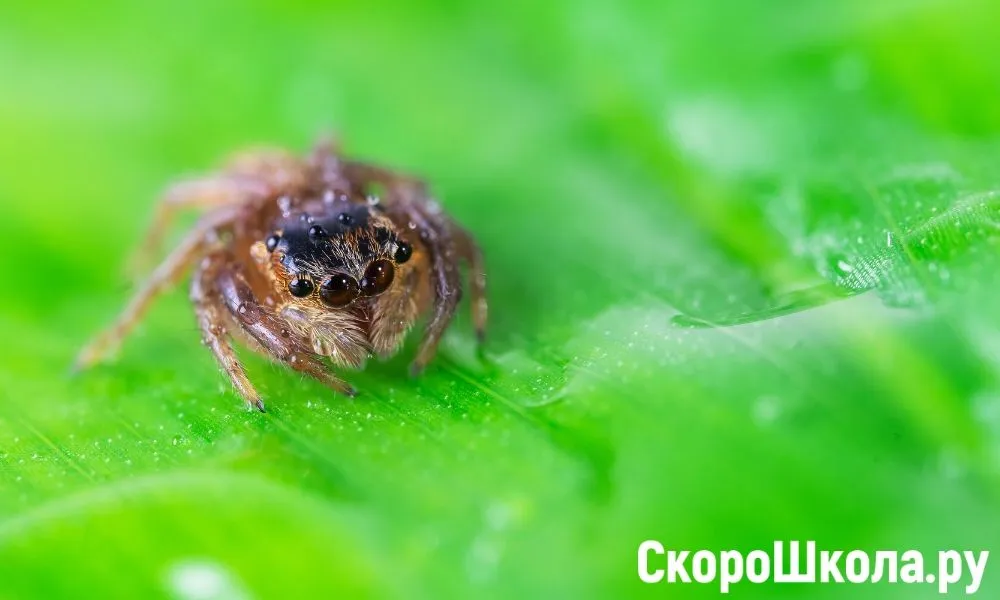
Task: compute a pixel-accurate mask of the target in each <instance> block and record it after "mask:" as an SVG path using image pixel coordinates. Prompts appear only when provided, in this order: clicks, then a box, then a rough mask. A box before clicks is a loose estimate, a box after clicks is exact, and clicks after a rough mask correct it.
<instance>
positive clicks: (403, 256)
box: [395, 242, 413, 264]
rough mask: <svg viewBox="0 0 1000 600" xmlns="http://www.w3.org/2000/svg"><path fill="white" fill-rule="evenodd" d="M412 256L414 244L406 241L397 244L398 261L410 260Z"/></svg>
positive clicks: (401, 262)
mask: <svg viewBox="0 0 1000 600" xmlns="http://www.w3.org/2000/svg"><path fill="white" fill-rule="evenodd" d="M411 256H413V246H411V245H409V244H407V243H406V242H399V245H398V246H396V256H395V259H396V263H398V264H403V263H405V262H406V261H408V260H410V257H411Z"/></svg>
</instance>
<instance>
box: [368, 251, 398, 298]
mask: <svg viewBox="0 0 1000 600" xmlns="http://www.w3.org/2000/svg"><path fill="white" fill-rule="evenodd" d="M395 276H396V268H395V267H393V266H392V263H391V262H389V261H387V260H376V261H375V262H373V263H372V264H370V265H368V268H367V269H365V278H364V279H362V280H361V291H362V292H363V293H364V295H365V296H377V295H379V294H381V293H382V292H384V291H385V290H387V289H388V288H389V286H390V285H392V280H393V278H394V277H395Z"/></svg>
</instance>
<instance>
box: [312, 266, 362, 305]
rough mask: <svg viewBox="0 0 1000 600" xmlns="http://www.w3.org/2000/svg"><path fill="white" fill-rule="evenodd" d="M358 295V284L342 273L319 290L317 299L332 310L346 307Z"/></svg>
mask: <svg viewBox="0 0 1000 600" xmlns="http://www.w3.org/2000/svg"><path fill="white" fill-rule="evenodd" d="M358 293H359V290H358V282H357V281H354V278H352V277H350V276H348V275H344V274H343V273H337V274H336V275H334V276H333V277H331V278H330V279H328V280H327V281H326V283H324V284H323V285H322V287H320V288H319V297H320V298H322V299H323V302H325V303H326V304H327V305H328V306H332V307H334V308H340V307H342V306H347V305H348V304H350V303H351V302H354V299H355V298H357V297H358Z"/></svg>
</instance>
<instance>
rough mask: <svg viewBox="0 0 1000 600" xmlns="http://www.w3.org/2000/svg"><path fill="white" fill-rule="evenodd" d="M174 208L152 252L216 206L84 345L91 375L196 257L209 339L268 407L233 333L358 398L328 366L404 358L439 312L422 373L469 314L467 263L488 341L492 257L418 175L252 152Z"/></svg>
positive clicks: (422, 354) (199, 307)
mask: <svg viewBox="0 0 1000 600" xmlns="http://www.w3.org/2000/svg"><path fill="white" fill-rule="evenodd" d="M373 186H379V187H380V188H382V190H383V191H384V196H383V197H382V198H381V199H378V198H374V197H372V196H370V195H368V194H369V192H370V191H371V188H372V187H373ZM160 206H161V209H160V214H159V215H158V218H157V219H156V221H155V222H154V226H153V228H152V230H151V232H150V234H149V236H148V237H147V240H146V247H145V248H144V249H143V251H142V252H141V254H148V252H149V251H150V250H153V249H155V248H156V246H157V245H158V243H159V241H160V239H161V237H162V234H163V232H164V231H165V229H166V227H167V224H168V222H169V217H170V216H172V214H173V213H174V212H175V211H176V210H177V209H178V208H183V207H200V208H205V209H208V212H207V214H206V215H205V216H204V217H203V218H202V220H201V221H199V223H198V225H197V226H196V228H195V230H194V231H193V232H192V233H191V235H189V236H188V237H187V238H186V239H185V241H184V242H183V243H182V244H181V245H180V246H179V247H178V248H177V249H176V250H175V251H174V252H173V253H172V254H171V255H170V256H169V257H168V258H167V259H166V260H165V261H164V262H163V263H162V264H161V265H160V267H159V268H158V269H157V270H156V271H155V272H154V274H153V277H152V279H151V280H150V281H149V282H148V283H147V285H146V286H145V287H144V288H143V289H142V290H141V291H140V292H139V293H138V294H137V295H136V297H135V298H134V299H133V301H132V303H131V304H129V306H128V307H127V308H126V310H125V311H124V313H123V314H122V316H121V317H120V318H119V321H118V322H117V324H116V325H115V326H114V327H113V328H112V329H110V330H108V331H107V332H106V333H105V334H104V335H102V336H100V337H98V338H97V339H96V340H94V342H93V343H92V344H90V345H89V346H88V347H87V348H85V349H84V351H83V352H82V353H81V354H80V357H79V359H78V363H77V364H78V366H79V367H86V366H89V365H90V364H92V363H94V362H96V361H97V360H99V359H100V358H101V357H103V356H104V355H105V354H107V353H108V351H109V350H111V349H112V348H113V347H114V346H115V345H116V344H117V343H118V342H119V341H120V340H121V339H122V338H124V337H125V335H126V334H127V333H128V332H129V331H130V330H131V328H132V327H133V326H134V325H135V323H136V322H137V321H138V320H139V318H140V317H141V316H142V314H143V313H144V312H145V310H146V308H147V307H148V305H149V303H150V301H151V300H152V299H153V297H154V296H155V295H156V294H157V293H158V292H159V291H161V290H162V289H164V288H166V287H167V284H169V283H172V282H173V281H175V280H176V279H177V278H179V277H180V276H181V275H182V274H183V273H184V272H185V271H186V270H187V268H188V267H189V266H190V265H192V264H195V263H198V264H199V265H200V266H199V267H198V269H197V272H196V273H195V276H194V280H193V282H192V286H191V299H192V301H193V302H194V304H195V311H196V313H197V316H198V321H199V325H200V328H201V331H202V336H203V339H204V342H205V344H206V345H207V346H208V347H209V348H210V349H211V350H212V352H213V354H214V355H215V356H216V358H217V359H218V361H219V364H220V365H221V366H222V368H223V370H224V371H225V372H226V374H227V375H228V376H229V378H230V380H231V381H232V382H233V384H234V385H235V386H236V388H237V390H238V391H239V392H240V394H241V395H242V396H243V397H244V399H246V401H247V402H248V403H250V404H251V405H254V406H256V407H257V408H259V409H261V410H263V408H264V405H263V401H262V400H261V398H260V396H259V394H258V393H257V391H256V389H255V388H254V387H253V385H252V384H251V383H250V381H249V379H248V377H247V375H246V372H245V371H244V369H243V366H242V365H241V364H240V362H239V361H238V360H237V358H236V355H235V353H234V350H233V347H232V343H231V338H235V339H237V340H239V341H242V342H244V343H245V344H246V345H248V346H249V347H251V348H253V349H255V350H258V351H260V352H263V353H265V354H267V355H269V356H271V357H272V358H274V359H275V360H279V361H282V362H284V363H285V364H287V365H288V366H290V367H291V368H293V369H295V370H297V371H300V372H303V373H306V374H309V375H311V376H313V377H315V378H317V379H319V380H321V381H323V382H325V383H326V384H328V385H329V386H331V387H333V388H334V389H336V390H338V391H340V392H343V393H345V394H348V395H354V393H355V392H354V389H353V388H352V387H351V386H349V385H348V384H347V383H346V382H344V381H343V380H341V379H340V378H339V377H337V376H336V375H335V374H333V373H332V372H331V371H330V369H329V367H328V365H327V364H326V362H325V361H326V360H329V361H330V362H331V363H333V364H334V365H339V366H343V367H353V368H357V367H360V366H361V365H362V364H363V363H364V361H365V359H367V358H368V357H369V356H370V355H372V354H375V355H378V356H382V357H387V356H390V355H392V354H393V353H395V352H396V351H397V350H398V349H399V348H400V346H401V345H402V342H403V339H404V338H405V336H406V333H407V332H408V331H409V329H410V328H411V327H412V326H413V325H414V323H415V322H416V321H417V320H418V319H419V318H420V316H421V315H422V314H424V313H428V312H429V313H430V319H429V321H428V323H427V326H426V330H425V333H424V338H423V342H422V343H421V346H420V349H419V350H418V353H417V356H416V358H415V359H414V361H413V363H412V365H411V372H413V373H417V372H419V371H421V370H422V369H423V367H424V366H425V365H426V364H427V362H428V361H429V360H430V359H431V358H432V357H433V355H434V352H435V349H436V347H437V344H438V341H439V340H440V338H441V335H442V334H443V333H444V331H445V329H446V328H447V326H448V324H449V323H450V321H451V318H452V316H453V314H454V312H455V308H456V305H457V303H458V300H459V296H460V292H461V282H460V279H459V273H458V264H457V261H458V260H464V261H465V262H467V263H468V264H469V265H471V267H472V269H473V273H472V276H471V278H470V287H471V290H472V300H473V318H474V322H475V325H476V328H477V333H478V334H479V335H480V337H481V336H482V332H483V330H484V327H485V323H486V300H485V275H484V274H483V272H482V257H481V255H480V253H479V250H478V248H477V246H476V244H475V242H474V240H473V239H472V237H471V236H469V235H468V234H467V233H466V232H465V231H464V230H462V229H461V228H460V227H459V226H458V225H456V224H455V222H454V221H452V220H451V219H450V218H448V217H447V216H446V215H445V214H444V213H442V212H441V210H440V208H439V207H438V206H437V204H436V202H433V201H431V200H429V199H428V197H427V195H426V192H425V189H424V186H423V184H422V183H420V182H419V181H417V180H414V179H411V178H407V177H402V176H399V175H396V174H394V173H392V172H390V171H386V170H383V169H381V168H378V167H374V166H371V165H368V164H365V163H359V162H353V161H346V160H343V159H341V158H340V156H339V155H338V154H337V153H336V152H335V151H334V150H333V149H332V148H331V147H329V146H328V145H323V144H320V145H318V146H317V148H316V150H315V151H314V152H313V153H312V154H311V155H310V156H308V157H306V158H298V157H295V156H292V155H290V154H287V153H284V152H280V151H270V152H257V153H252V154H249V155H243V156H239V157H237V158H236V159H234V160H233V161H232V162H231V163H230V165H229V166H228V167H227V168H226V169H225V170H223V171H222V172H221V173H220V174H218V175H215V176H211V177H208V178H205V179H200V180H195V181H191V182H185V183H182V184H179V185H177V186H175V187H174V188H172V189H171V190H170V192H169V193H168V194H167V196H166V198H165V199H164V201H163V202H162V203H161V205H160Z"/></svg>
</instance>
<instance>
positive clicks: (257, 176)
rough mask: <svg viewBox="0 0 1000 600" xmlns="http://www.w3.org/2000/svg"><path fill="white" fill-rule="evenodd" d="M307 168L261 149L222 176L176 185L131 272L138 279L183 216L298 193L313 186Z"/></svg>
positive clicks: (236, 158) (234, 161) (230, 163)
mask: <svg viewBox="0 0 1000 600" xmlns="http://www.w3.org/2000/svg"><path fill="white" fill-rule="evenodd" d="M307 169H308V167H307V166H306V165H305V164H304V163H303V161H302V160H301V159H299V158H298V157H296V156H295V155H293V154H291V153H289V152H287V151H285V150H281V149H276V148H259V149H256V150H252V151H247V152H240V153H238V154H235V155H233V156H232V157H230V158H229V159H228V160H227V161H226V164H225V165H224V167H223V169H222V170H221V171H220V172H219V173H217V174H213V175H207V176H205V177H196V178H193V179H188V180H184V181H180V182H178V183H175V184H173V185H171V186H170V187H169V188H167V191H166V192H165V193H164V194H163V196H162V197H161V198H160V201H159V202H158V203H157V205H156V208H155V209H154V214H153V220H152V223H151V225H150V226H149V230H148V232H147V233H146V236H145V237H144V238H143V241H142V243H141V245H140V246H139V248H138V249H137V250H136V251H135V252H134V253H133V255H132V258H131V260H130V261H129V263H128V273H129V274H130V275H133V276H134V275H137V274H138V273H139V272H140V271H141V270H143V269H144V268H145V267H146V266H147V265H148V264H149V263H150V262H151V261H152V260H153V259H154V257H155V256H156V255H157V254H158V253H159V252H160V248H161V247H162V245H163V240H164V238H165V237H166V235H167V232H169V231H170V227H171V226H172V225H173V223H174V220H175V219H176V217H177V216H178V214H179V213H181V212H182V211H185V210H195V209H202V210H212V209H218V208H223V207H227V206H241V205H243V204H246V203H247V202H253V201H262V200H265V199H267V198H270V197H273V196H276V195H278V194H280V193H282V192H284V191H289V192H292V191H295V190H297V189H299V188H302V187H303V186H305V185H306V183H307V182H308V172H307Z"/></svg>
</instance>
